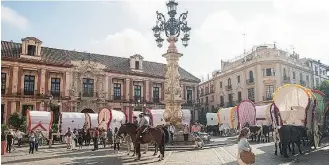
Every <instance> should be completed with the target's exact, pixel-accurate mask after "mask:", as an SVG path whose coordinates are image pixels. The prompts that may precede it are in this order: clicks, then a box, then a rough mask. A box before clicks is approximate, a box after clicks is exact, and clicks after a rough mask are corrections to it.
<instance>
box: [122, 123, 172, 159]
mask: <svg viewBox="0 0 329 165" xmlns="http://www.w3.org/2000/svg"><path fill="white" fill-rule="evenodd" d="M136 129H137V126H136V125H135V124H132V123H126V124H123V125H121V127H120V128H119V131H118V133H117V134H118V136H119V137H122V136H121V135H122V134H123V133H127V134H128V135H129V136H130V137H131V140H132V142H133V144H134V150H135V151H136V154H137V158H136V160H140V157H141V154H140V145H141V144H147V143H151V142H153V141H154V142H155V143H156V145H157V146H156V147H155V152H154V153H156V152H157V148H159V150H160V159H159V161H160V160H163V157H164V150H165V139H167V138H166V137H165V136H166V134H165V132H164V129H165V128H162V127H156V128H149V129H148V131H147V132H145V133H144V135H143V137H142V139H140V138H137V136H136V133H137V130H136ZM154 155H155V154H154Z"/></svg>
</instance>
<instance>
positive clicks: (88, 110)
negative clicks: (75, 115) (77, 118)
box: [81, 108, 95, 113]
mask: <svg viewBox="0 0 329 165" xmlns="http://www.w3.org/2000/svg"><path fill="white" fill-rule="evenodd" d="M81 113H95V111H94V110H92V109H89V108H85V109H83V110H82V111H81Z"/></svg>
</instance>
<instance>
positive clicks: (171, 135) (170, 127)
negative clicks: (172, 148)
mask: <svg viewBox="0 0 329 165" xmlns="http://www.w3.org/2000/svg"><path fill="white" fill-rule="evenodd" d="M169 132H170V139H171V145H173V143H174V133H175V126H174V125H173V124H172V123H170V125H169Z"/></svg>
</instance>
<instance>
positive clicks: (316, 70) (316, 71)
mask: <svg viewBox="0 0 329 165" xmlns="http://www.w3.org/2000/svg"><path fill="white" fill-rule="evenodd" d="M318 72H319V71H318V67H317V66H316V67H315V75H318Z"/></svg>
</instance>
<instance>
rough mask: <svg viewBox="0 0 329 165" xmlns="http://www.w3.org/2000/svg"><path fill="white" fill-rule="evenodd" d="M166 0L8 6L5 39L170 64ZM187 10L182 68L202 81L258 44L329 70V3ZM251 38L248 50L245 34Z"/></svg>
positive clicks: (190, 6)
mask: <svg viewBox="0 0 329 165" xmlns="http://www.w3.org/2000/svg"><path fill="white" fill-rule="evenodd" d="M165 2H166V1H164V0H153V1H150V0H143V1H142V0H141V1H133V0H130V1H109V2H65V1H57V2H42V1H34V2H7V1H6V2H2V4H1V9H2V10H1V27H2V28H1V35H2V36H1V40H8V41H9V40H13V41H15V42H21V41H20V39H21V38H24V37H26V36H34V37H37V38H39V39H40V40H42V41H43V46H48V47H55V48H63V49H69V50H73V49H76V50H78V51H87V52H93V53H101V54H109V55H114V56H124V57H129V56H131V55H133V54H135V53H138V54H141V55H142V56H144V58H145V60H148V61H156V62H165V59H164V58H163V57H162V56H161V55H162V54H163V53H164V52H165V51H166V48H167V45H164V46H163V47H162V48H161V49H159V48H157V47H156V43H155V41H154V38H153V35H152V31H151V28H152V26H154V25H155V20H156V14H155V11H156V10H159V11H160V12H163V13H164V14H165V13H166V6H165ZM178 2H179V6H178V13H181V12H183V11H186V10H188V11H189V14H188V23H189V24H190V26H191V27H192V31H191V41H190V45H189V46H188V47H187V48H183V47H182V46H180V45H181V43H178V45H179V46H178V48H179V51H180V52H181V53H183V54H184V56H183V57H182V58H181V60H180V65H181V66H182V67H183V68H185V69H186V70H188V71H190V72H191V73H193V74H194V75H195V76H197V77H200V76H201V75H203V76H205V77H206V74H208V73H211V72H212V71H213V70H215V69H220V61H221V60H228V59H231V58H234V57H235V56H239V55H241V54H242V53H243V49H244V44H245V45H246V48H247V49H251V48H252V47H253V46H255V45H259V44H264V43H269V44H271V43H273V42H277V45H278V47H279V48H282V49H285V50H289V51H291V50H292V47H294V49H295V50H296V52H298V53H299V54H300V55H301V56H302V57H312V58H315V59H319V60H321V61H322V62H324V63H326V64H329V44H328V43H329V42H328V41H327V39H328V38H329V31H328V30H327V29H329V22H328V20H327V19H328V18H329V12H328V11H329V7H326V6H329V5H327V2H326V1H325V0H313V1H306V0H298V1H296V0H276V1H270V0H264V1H246V0H240V1H236V0H233V1H186V0H181V1H178ZM243 33H246V42H245V43H244V40H243V36H242V34H243Z"/></svg>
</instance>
